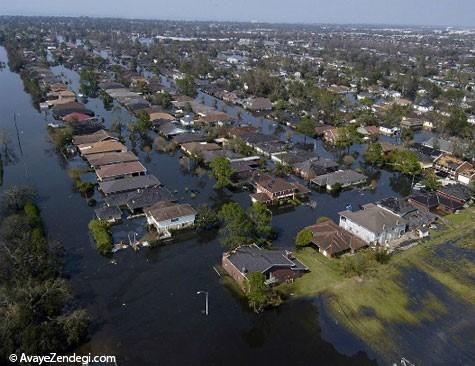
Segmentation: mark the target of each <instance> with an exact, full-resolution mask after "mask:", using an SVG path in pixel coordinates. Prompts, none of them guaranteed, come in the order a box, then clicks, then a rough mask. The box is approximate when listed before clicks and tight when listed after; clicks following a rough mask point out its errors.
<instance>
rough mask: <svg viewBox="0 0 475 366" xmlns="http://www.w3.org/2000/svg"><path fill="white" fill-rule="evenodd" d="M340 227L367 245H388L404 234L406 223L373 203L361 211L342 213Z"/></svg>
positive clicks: (340, 213)
mask: <svg viewBox="0 0 475 366" xmlns="http://www.w3.org/2000/svg"><path fill="white" fill-rule="evenodd" d="M338 214H339V215H340V226H341V227H342V228H343V229H345V230H348V231H349V232H351V233H353V234H354V235H356V236H357V237H359V238H360V239H362V240H363V241H365V242H366V243H368V244H372V245H374V244H380V245H388V244H389V243H391V242H392V241H393V240H396V239H399V238H400V237H401V236H403V235H404V234H405V232H406V226H407V221H406V220H405V219H403V218H401V217H399V216H398V215H395V214H394V213H392V212H390V211H389V210H385V209H384V208H381V207H379V206H377V205H375V204H373V203H369V204H367V205H364V206H363V209H362V210H359V211H356V212H353V211H349V210H347V211H342V212H339V213H338Z"/></svg>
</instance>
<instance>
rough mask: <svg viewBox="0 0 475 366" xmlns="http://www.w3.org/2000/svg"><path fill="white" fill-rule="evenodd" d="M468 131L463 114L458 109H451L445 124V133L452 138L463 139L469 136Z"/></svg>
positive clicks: (468, 127) (468, 126) (467, 124)
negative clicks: (458, 137)
mask: <svg viewBox="0 0 475 366" xmlns="http://www.w3.org/2000/svg"><path fill="white" fill-rule="evenodd" d="M469 130H470V125H469V123H468V121H467V115H466V114H465V112H464V111H463V110H462V109H460V108H452V110H451V111H450V117H449V118H448V120H447V123H446V124H445V131H446V132H447V133H449V134H450V135H452V136H460V137H465V136H468V135H469Z"/></svg>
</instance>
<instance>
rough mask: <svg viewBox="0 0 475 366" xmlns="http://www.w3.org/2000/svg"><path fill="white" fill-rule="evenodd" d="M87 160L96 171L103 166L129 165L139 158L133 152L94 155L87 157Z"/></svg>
mask: <svg viewBox="0 0 475 366" xmlns="http://www.w3.org/2000/svg"><path fill="white" fill-rule="evenodd" d="M85 158H86V160H87V162H88V163H89V165H90V166H91V167H92V168H94V169H97V168H99V167H101V166H103V165H110V164H120V163H128V162H132V161H137V160H139V158H138V157H137V156H136V155H135V154H134V153H133V152H131V151H125V152H109V153H102V154H93V155H87V156H86V157H85Z"/></svg>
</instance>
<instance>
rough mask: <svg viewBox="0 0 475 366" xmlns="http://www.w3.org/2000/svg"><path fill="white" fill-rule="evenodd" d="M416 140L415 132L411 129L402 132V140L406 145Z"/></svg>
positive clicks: (404, 129)
mask: <svg viewBox="0 0 475 366" xmlns="http://www.w3.org/2000/svg"><path fill="white" fill-rule="evenodd" d="M413 138H414V132H412V130H411V129H410V128H403V129H402V131H401V140H402V141H403V142H404V143H405V144H406V145H408V144H410V142H411V141H412V139H413Z"/></svg>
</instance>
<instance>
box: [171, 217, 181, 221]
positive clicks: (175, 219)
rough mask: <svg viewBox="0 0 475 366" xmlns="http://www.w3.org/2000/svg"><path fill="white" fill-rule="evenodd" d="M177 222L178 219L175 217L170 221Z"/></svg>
mask: <svg viewBox="0 0 475 366" xmlns="http://www.w3.org/2000/svg"><path fill="white" fill-rule="evenodd" d="M178 221H180V218H179V217H175V218H174V219H171V222H178Z"/></svg>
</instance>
